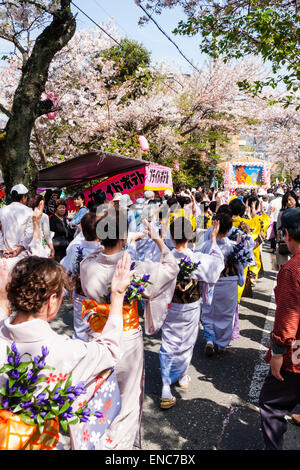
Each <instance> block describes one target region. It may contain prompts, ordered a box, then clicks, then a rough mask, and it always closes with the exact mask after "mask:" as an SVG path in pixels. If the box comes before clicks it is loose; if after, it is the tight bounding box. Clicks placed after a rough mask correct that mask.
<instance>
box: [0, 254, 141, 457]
mask: <svg viewBox="0 0 300 470" xmlns="http://www.w3.org/2000/svg"><path fill="white" fill-rule="evenodd" d="M130 265H131V258H130V256H129V255H128V253H124V255H123V257H122V258H120V260H119V261H118V263H117V264H116V266H115V267H114V274H113V277H112V281H111V304H110V312H109V316H108V320H107V323H106V325H105V327H104V329H103V332H102V334H101V335H100V334H98V333H94V335H93V341H90V342H89V343H84V342H83V341H79V340H72V339H71V338H69V337H68V336H67V335H60V334H57V333H56V332H55V331H54V330H53V329H52V328H51V326H50V322H51V321H52V320H54V318H55V317H56V315H57V313H58V310H59V308H60V305H61V303H62V299H63V291H64V289H70V287H71V286H70V281H69V279H68V276H67V274H66V271H65V269H64V268H63V267H62V266H61V265H60V264H59V263H58V262H56V261H55V260H54V259H47V258H40V257H35V256H31V257H27V258H24V259H22V260H21V261H19V262H18V263H17V265H16V266H15V267H14V269H13V271H12V272H11V275H10V276H9V279H8V285H7V297H8V301H9V304H10V309H11V316H9V317H7V318H6V319H4V320H3V321H2V322H1V323H0V340H1V342H2V343H3V342H4V343H5V344H7V346H10V345H11V344H12V343H15V345H16V347H17V349H18V351H19V353H20V354H21V355H22V354H25V353H28V354H31V355H32V356H33V355H36V354H39V353H40V351H41V349H42V348H44V351H45V350H47V365H48V366H51V367H52V368H54V369H55V370H51V371H49V374H48V375H46V378H47V381H46V382H43V383H41V384H40V386H41V388H43V387H44V386H45V384H46V386H47V384H50V386H51V385H53V388H54V387H55V386H56V385H57V383H58V382H59V381H60V380H61V379H63V378H64V377H66V376H68V375H69V374H70V373H72V385H74V386H75V387H77V386H78V384H79V383H81V387H82V386H84V389H85V395H84V400H86V401H87V402H89V403H90V401H89V400H90V399H91V398H92V397H93V396H94V393H95V389H96V388H95V386H96V382H97V378H98V377H99V376H100V375H101V373H102V372H103V371H104V370H106V369H109V368H113V367H114V366H115V364H116V362H117V361H118V359H119V358H120V355H121V339H122V328H123V318H122V305H123V300H124V295H125V291H126V288H127V287H128V285H129V284H130V282H131V279H132V273H131V272H130ZM6 280H7V277H6ZM0 281H4V282H5V278H4V277H3V276H2V275H1V276H0ZM0 291H2V292H3V286H2V287H1V289H0ZM4 349H5V348H4ZM6 359H7V358H6V354H3V353H2V355H1V356H0V367H1V366H2V365H3V363H5V362H6ZM43 374H45V373H44V372H43ZM6 382H7V376H6V374H4V373H3V374H0V384H1V386H5V384H6ZM35 383H36V382H35ZM41 391H42V390H41ZM82 400H83V399H82V398H81V397H78V398H77V399H76V401H74V403H73V409H74V410H77V409H79V407H80V401H82ZM83 424H84V423H78V424H74V425H72V426H70V433H71V443H72V448H73V449H74V450H79V448H78V447H76V446H74V442H73V437H74V436H75V435H76V433H77V432H79V431H81V429H82V425H83ZM77 441H78V440H77ZM94 449H97V450H100V449H102V441H101V439H99V441H98V442H97V443H96V444H95V446H94Z"/></svg>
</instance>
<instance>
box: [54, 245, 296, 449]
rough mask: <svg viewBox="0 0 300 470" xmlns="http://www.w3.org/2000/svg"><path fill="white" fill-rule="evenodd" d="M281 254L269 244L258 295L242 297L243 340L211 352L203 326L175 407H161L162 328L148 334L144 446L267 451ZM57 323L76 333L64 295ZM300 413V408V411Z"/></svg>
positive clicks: (291, 430)
mask: <svg viewBox="0 0 300 470" xmlns="http://www.w3.org/2000/svg"><path fill="white" fill-rule="evenodd" d="M274 260H275V257H274V256H273V255H270V254H269V253H268V245H265V246H264V247H263V265H264V272H265V274H264V277H263V278H261V279H259V280H258V281H257V285H256V287H255V288H254V290H253V297H252V298H250V297H242V300H241V308H240V338H239V339H238V340H236V341H234V342H232V343H231V345H230V346H229V347H228V349H227V350H226V351H225V352H224V353H223V354H222V355H214V356H213V357H210V358H207V357H206V356H205V355H204V346H205V340H204V335H203V331H202V330H200V332H199V336H198V341H197V344H196V346H195V349H194V355H193V360H192V364H191V366H190V371H189V375H190V376H191V378H192V381H191V383H190V387H189V389H188V390H187V391H182V390H180V389H179V388H176V387H174V389H173V392H174V395H175V396H176V399H177V403H176V405H175V406H174V407H173V408H171V409H169V410H161V409H160V408H159V398H160V391H161V378H160V364H159V357H158V352H159V348H160V334H158V335H156V336H152V337H149V336H144V344H145V370H146V387H145V401H144V409H143V420H142V446H143V449H144V450H213V449H214V450H262V449H263V448H264V446H263V440H262V435H261V429H260V419H259V410H258V407H257V404H258V396H259V392H260V389H261V386H262V383H263V380H264V377H265V375H266V373H267V371H268V366H267V365H266V363H265V362H264V360H263V358H264V355H265V352H266V350H267V347H268V343H269V334H270V331H271V329H272V324H273V319H274V311H275V304H274V298H273V288H274V286H275V282H276V275H277V270H276V267H275V265H274ZM52 327H53V328H54V329H55V330H56V331H57V332H59V333H66V334H68V335H72V304H71V303H70V302H69V301H68V300H67V301H65V303H64V305H63V307H62V308H61V312H60V314H59V315H58V317H57V319H56V320H55V321H54V322H53V323H52ZM297 411H299V412H300V408H299V409H298V410H297ZM285 449H290V450H292V449H293V450H298V449H300V428H297V427H295V426H294V425H293V424H289V426H288V431H287V433H286V436H285Z"/></svg>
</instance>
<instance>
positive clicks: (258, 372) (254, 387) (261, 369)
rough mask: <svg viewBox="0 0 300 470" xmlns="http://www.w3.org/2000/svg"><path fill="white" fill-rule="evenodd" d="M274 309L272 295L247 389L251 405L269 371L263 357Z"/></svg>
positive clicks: (268, 341)
mask: <svg viewBox="0 0 300 470" xmlns="http://www.w3.org/2000/svg"><path fill="white" fill-rule="evenodd" d="M275 285H276V281H275V282H274V285H273V287H272V292H274V287H275ZM275 309H276V303H275V297H274V294H272V296H271V299H270V302H269V305H268V310H267V316H266V320H265V325H264V328H263V335H262V339H261V344H260V348H259V358H258V361H257V363H256V366H255V368H254V372H253V376H252V380H251V385H250V389H249V401H250V403H253V404H254V403H258V399H259V394H260V391H261V388H262V385H263V382H264V380H265V377H266V375H267V373H268V370H269V364H268V363H267V362H265V360H264V357H265V355H266V352H267V350H268V349H269V344H270V333H271V331H272V329H273V323H274V314H275Z"/></svg>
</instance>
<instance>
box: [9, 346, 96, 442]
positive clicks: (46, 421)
mask: <svg viewBox="0 0 300 470" xmlns="http://www.w3.org/2000/svg"><path fill="white" fill-rule="evenodd" d="M41 352H42V354H41V355H40V356H38V355H37V356H35V357H34V358H32V356H31V354H28V353H25V354H22V355H20V353H19V352H18V350H17V347H16V345H15V343H12V345H11V348H9V347H7V363H6V364H4V366H3V367H2V368H1V369H0V373H1V374H6V375H7V377H8V378H7V380H6V386H5V387H1V388H0V395H1V403H0V449H1V450H22V449H25V448H28V450H41V449H43V450H45V449H47V450H51V449H53V448H54V447H55V446H56V444H57V443H58V440H59V435H58V430H59V425H61V426H62V428H63V430H64V431H67V429H68V426H69V425H72V424H77V423H79V422H87V421H88V420H89V417H90V416H91V415H92V414H94V415H95V416H96V417H99V418H101V417H102V413H100V412H99V413H98V414H97V412H95V413H91V411H90V410H89V409H88V408H87V404H86V405H85V406H84V407H82V408H80V409H78V410H73V406H72V405H73V402H74V401H75V400H76V399H77V397H78V396H79V395H81V394H84V393H85V390H84V384H83V382H80V383H79V384H77V385H76V386H73V385H72V374H70V375H69V376H68V377H66V378H65V379H62V380H60V381H59V382H57V384H56V386H55V387H54V388H53V389H51V388H50V385H46V386H44V385H43V384H44V382H47V376H46V375H45V374H43V373H44V372H45V371H46V370H49V369H52V370H53V369H54V368H53V367H50V366H48V365H47V364H46V361H45V359H46V357H47V356H48V354H49V351H48V349H47V347H44V346H42V351H41ZM24 356H28V360H27V361H25V360H23V358H24Z"/></svg>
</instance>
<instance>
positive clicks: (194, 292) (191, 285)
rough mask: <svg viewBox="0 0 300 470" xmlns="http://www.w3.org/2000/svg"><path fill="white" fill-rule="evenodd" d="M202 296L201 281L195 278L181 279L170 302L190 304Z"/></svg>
mask: <svg viewBox="0 0 300 470" xmlns="http://www.w3.org/2000/svg"><path fill="white" fill-rule="evenodd" d="M201 296H202V283H200V282H199V281H198V280H196V279H187V280H186V279H184V280H181V281H180V282H179V283H178V284H177V285H176V288H175V291H174V294H173V298H172V303H175V304H190V303H193V302H197V301H198V300H199V299H200V298H201Z"/></svg>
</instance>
